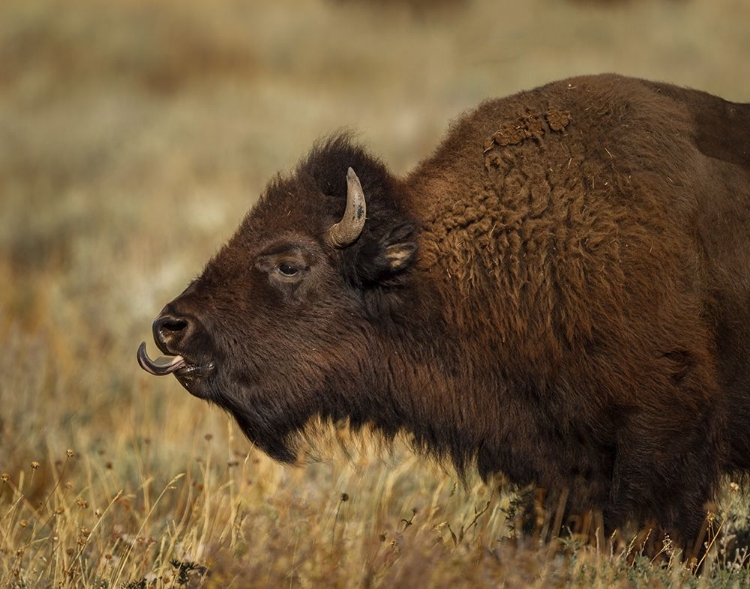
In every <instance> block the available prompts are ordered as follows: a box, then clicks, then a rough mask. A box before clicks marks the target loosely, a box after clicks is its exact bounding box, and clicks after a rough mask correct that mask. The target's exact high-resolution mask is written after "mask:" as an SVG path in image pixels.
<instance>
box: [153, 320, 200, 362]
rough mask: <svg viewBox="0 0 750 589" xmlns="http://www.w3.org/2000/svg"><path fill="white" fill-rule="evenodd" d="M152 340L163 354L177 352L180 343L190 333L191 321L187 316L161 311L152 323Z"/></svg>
mask: <svg viewBox="0 0 750 589" xmlns="http://www.w3.org/2000/svg"><path fill="white" fill-rule="evenodd" d="M153 331H154V340H155V341H156V345H157V346H159V349H161V351H162V352H164V353H165V354H177V353H179V348H180V344H181V342H182V341H184V340H185V338H186V337H187V336H188V335H189V334H190V332H191V331H193V329H192V322H191V320H190V319H188V318H187V317H181V316H179V315H177V314H173V313H167V312H163V313H162V314H161V315H159V317H157V318H156V321H154V324H153Z"/></svg>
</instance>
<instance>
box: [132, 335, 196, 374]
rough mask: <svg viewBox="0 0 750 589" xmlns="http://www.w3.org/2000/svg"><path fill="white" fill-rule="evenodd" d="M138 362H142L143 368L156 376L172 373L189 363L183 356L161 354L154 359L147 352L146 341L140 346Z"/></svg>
mask: <svg viewBox="0 0 750 589" xmlns="http://www.w3.org/2000/svg"><path fill="white" fill-rule="evenodd" d="M138 364H140V366H141V368H143V370H145V371H146V372H149V373H151V374H154V375H156V376H163V375H165V374H172V373H173V372H176V371H177V370H179V369H180V368H182V367H184V366H186V365H187V363H186V362H185V358H183V357H182V356H172V357H167V356H161V357H159V358H157V359H156V360H152V359H151V358H149V357H148V354H147V353H146V342H143V343H141V345H140V346H139V347H138Z"/></svg>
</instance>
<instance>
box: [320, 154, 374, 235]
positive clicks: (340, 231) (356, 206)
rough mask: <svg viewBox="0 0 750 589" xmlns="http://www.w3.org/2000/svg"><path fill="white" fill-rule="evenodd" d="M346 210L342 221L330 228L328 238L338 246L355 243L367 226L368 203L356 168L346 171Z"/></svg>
mask: <svg viewBox="0 0 750 589" xmlns="http://www.w3.org/2000/svg"><path fill="white" fill-rule="evenodd" d="M346 185H347V190H346V210H345V211H344V216H343V217H342V218H341V221H339V222H338V223H336V224H335V225H333V226H332V227H331V228H330V229H329V230H328V238H329V239H330V240H331V243H332V244H333V245H334V246H336V247H346V246H348V245H350V244H352V243H354V242H355V241H356V240H357V238H358V237H359V235H360V233H362V229H363V228H364V226H365V216H366V214H367V205H366V204H365V193H364V192H363V191H362V184H360V182H359V178H357V174H355V173H354V170H352V169H351V168H349V171H348V172H347V173H346Z"/></svg>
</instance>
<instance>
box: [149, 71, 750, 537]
mask: <svg viewBox="0 0 750 589" xmlns="http://www.w3.org/2000/svg"><path fill="white" fill-rule="evenodd" d="M153 334H154V339H155V341H156V345H157V346H158V348H159V349H160V350H161V351H162V352H163V353H164V354H166V355H167V356H168V357H166V358H164V357H162V358H159V359H157V360H151V359H150V358H149V357H148V355H147V354H146V351H145V344H142V345H141V348H140V349H139V350H138V360H139V362H140V365H141V367H142V368H144V369H145V370H147V371H148V372H150V373H152V374H157V375H164V374H174V375H175V376H176V378H177V380H178V381H179V382H180V383H181V384H182V385H183V386H184V387H185V388H186V389H187V390H188V391H189V392H190V393H192V394H193V395H195V396H197V397H200V398H202V399H205V400H207V401H209V402H211V403H214V404H216V405H218V406H220V407H222V408H224V409H225V410H227V411H228V412H230V413H231V414H232V415H233V416H234V418H235V419H236V420H237V422H238V424H239V426H240V427H241V428H242V430H243V432H244V433H245V434H246V436H247V437H248V438H249V439H250V440H251V441H252V442H253V443H254V444H256V445H257V446H258V447H259V448H261V449H262V450H263V451H265V452H266V453H267V454H268V455H270V456H271V457H273V458H274V459H276V460H279V461H282V462H287V463H289V462H293V461H295V459H296V458H297V454H298V448H299V440H300V434H301V433H303V432H304V431H305V429H306V426H307V425H308V424H309V423H310V422H311V420H314V419H318V418H322V419H323V420H324V421H325V420H328V421H334V422H335V421H339V420H348V422H349V423H350V424H351V426H352V427H353V428H355V429H356V428H361V427H362V426H365V425H367V426H369V427H371V428H372V429H374V430H377V431H380V432H382V433H383V434H384V435H385V437H386V438H392V437H393V436H395V435H396V434H397V433H399V432H405V433H407V434H408V435H409V437H410V439H412V440H413V443H414V446H415V448H416V449H417V450H418V451H422V452H425V453H426V454H427V455H430V456H433V457H437V458H439V459H444V460H447V461H448V462H449V463H452V464H453V465H454V466H455V468H456V469H457V472H459V473H465V472H467V469H477V470H478V472H479V473H480V474H481V476H482V477H484V478H485V479H487V478H488V477H490V476H491V475H493V474H494V473H498V472H501V473H503V474H504V475H505V476H506V477H507V478H508V479H509V480H510V481H513V482H515V483H518V484H519V485H526V484H532V483H534V484H537V485H539V486H540V487H543V488H546V489H552V490H554V489H559V490H563V489H564V490H566V491H565V492H567V493H568V503H569V505H570V506H571V507H572V508H575V509H591V510H597V512H599V513H601V514H602V519H603V522H604V525H605V528H606V529H607V530H614V529H616V528H618V527H621V526H623V525H625V524H626V523H633V522H635V523H638V524H642V525H646V524H648V523H649V522H655V523H656V524H657V525H658V527H659V529H661V530H663V531H664V532H666V533H669V534H671V536H672V538H673V539H674V540H676V541H679V542H682V545H683V546H689V545H690V543H692V542H694V541H695V540H696V539H697V538H699V537H700V534H701V528H702V524H703V523H704V519H705V516H706V510H707V505H709V504H710V503H709V502H710V501H711V499H712V496H713V495H714V493H715V491H716V488H717V484H718V481H719V479H720V477H721V476H722V474H724V473H732V472H740V473H741V472H747V471H749V470H750V104H738V103H732V102H728V101H725V100H723V99H721V98H718V97H715V96H712V95H710V94H707V93H704V92H700V91H696V90H689V89H684V88H679V87H675V86H672V85H669V84H664V83H655V82H650V81H644V80H639V79H633V78H627V77H622V76H618V75H599V76H587V77H577V78H572V79H568V80H563V81H558V82H554V83H551V84H548V85H546V86H543V87H540V88H537V89H535V90H531V91H527V92H521V93H519V94H516V95H514V96H511V97H508V98H502V99H499V100H490V101H487V102H484V103H482V104H481V105H480V106H479V107H478V108H476V110H473V111H471V112H469V113H468V114H464V115H463V116H461V117H460V118H459V119H458V120H457V121H456V122H454V123H453V124H452V126H451V129H450V131H449V132H448V134H447V137H446V138H445V139H444V140H443V142H442V143H441V144H440V146H439V147H438V148H437V149H436V151H435V152H434V154H433V155H432V156H431V157H429V158H427V159H425V160H424V161H422V162H421V163H420V164H419V165H418V166H417V167H416V169H415V170H413V171H412V172H411V173H409V174H408V175H406V177H403V178H399V177H396V176H394V175H393V174H391V173H390V172H389V171H388V169H387V168H386V166H385V165H384V164H383V163H382V162H381V161H380V160H379V159H377V158H376V157H374V156H372V155H371V154H370V153H368V151H367V150H366V149H364V148H363V147H362V146H361V145H359V144H357V143H356V142H355V141H354V140H353V139H352V138H351V137H350V136H348V135H347V134H343V135H342V134H338V135H335V136H332V137H329V138H328V139H326V140H322V141H320V142H318V143H317V144H316V145H315V146H314V147H313V148H312V150H311V152H310V153H309V154H308V155H307V156H306V157H305V158H304V159H303V160H302V161H301V163H299V165H298V166H297V168H296V170H295V171H294V173H292V174H289V175H279V176H277V177H276V178H274V179H273V180H271V182H270V183H269V185H268V186H267V188H266V190H265V192H264V194H263V195H262V196H261V198H260V200H259V201H258V203H257V204H256V205H255V206H254V208H252V210H251V211H250V212H249V213H248V214H247V216H246V217H245V219H244V220H243V221H242V224H241V225H240V227H239V229H238V231H237V232H236V233H235V235H234V236H233V237H232V238H231V239H230V240H229V242H228V243H227V244H226V245H224V247H223V248H222V249H221V250H220V251H219V252H218V253H217V254H216V255H215V256H214V257H213V259H211V260H210V261H209V262H208V264H207V265H206V267H205V269H204V271H203V273H202V274H201V275H200V276H199V277H198V278H197V279H196V280H194V281H193V282H192V283H191V284H190V285H189V286H188V287H187V289H186V290H185V291H184V292H183V293H182V294H181V295H179V296H178V297H177V298H175V299H174V300H173V301H172V302H170V303H169V304H168V305H167V306H166V307H165V308H164V310H163V311H162V312H161V314H160V315H159V316H158V318H157V319H156V321H155V322H154V324H153Z"/></svg>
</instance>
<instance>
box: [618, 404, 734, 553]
mask: <svg viewBox="0 0 750 589" xmlns="http://www.w3.org/2000/svg"><path fill="white" fill-rule="evenodd" d="M719 413H720V412H719V409H718V408H714V407H710V406H706V407H704V408H702V410H701V411H700V413H699V418H698V419H694V420H693V422H692V423H689V422H687V421H686V420H685V419H684V416H682V418H680V416H677V418H675V411H672V412H671V413H662V414H660V415H655V414H650V415H646V414H645V413H643V414H641V415H640V416H633V419H632V420H631V423H630V424H629V427H628V428H627V429H626V430H625V431H624V432H622V435H621V436H620V440H619V443H618V451H617V457H616V461H615V470H614V476H613V485H612V493H611V505H612V509H611V516H612V518H613V520H614V522H613V523H614V524H615V525H616V526H619V525H622V524H623V523H624V522H625V521H627V520H628V519H630V518H635V519H636V520H637V521H638V522H639V523H641V524H644V523H646V522H648V521H656V522H658V524H659V526H660V527H661V528H662V530H663V531H664V532H666V533H667V534H668V535H669V536H670V538H671V540H672V541H673V542H675V544H676V545H677V546H678V547H679V548H681V549H683V550H684V551H685V554H686V556H692V555H694V554H695V551H696V550H700V545H701V543H702V538H701V536H702V535H703V533H704V532H705V521H706V515H707V509H708V506H709V504H710V501H711V498H712V497H713V494H714V491H715V488H716V485H717V482H718V479H719V476H720V471H721V464H722V461H723V444H722V441H721V423H722V420H721V418H720V414H719Z"/></svg>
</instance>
